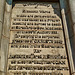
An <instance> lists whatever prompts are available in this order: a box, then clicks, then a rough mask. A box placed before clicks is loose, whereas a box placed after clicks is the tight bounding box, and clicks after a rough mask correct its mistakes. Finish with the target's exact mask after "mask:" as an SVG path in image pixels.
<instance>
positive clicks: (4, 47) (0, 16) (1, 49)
mask: <svg viewBox="0 0 75 75" xmlns="http://www.w3.org/2000/svg"><path fill="white" fill-rule="evenodd" d="M44 1H48V0H44ZM49 1H58V0H49ZM73 1H74V0H73ZM59 2H60V8H61V15H62V21H63V24H64V35H65V42H66V48H67V53H68V58H69V65H70V69H71V75H75V69H74V68H75V67H74V66H75V61H74V60H75V58H74V56H75V55H74V49H75V48H74V38H75V37H74V29H73V21H72V19H71V18H72V17H71V13H70V8H69V2H68V0H59ZM12 3H13V0H6V1H5V0H0V61H1V62H0V75H6V67H7V55H8V50H9V49H8V48H9V39H10V38H9V36H10V33H9V31H10V22H11V10H12ZM72 16H73V15H72Z"/></svg>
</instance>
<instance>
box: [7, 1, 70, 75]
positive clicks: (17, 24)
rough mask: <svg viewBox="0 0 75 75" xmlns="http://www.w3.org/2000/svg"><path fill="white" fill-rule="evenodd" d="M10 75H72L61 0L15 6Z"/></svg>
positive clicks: (12, 24) (11, 27) (11, 28)
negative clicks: (61, 11) (59, 0)
mask: <svg viewBox="0 0 75 75" xmlns="http://www.w3.org/2000/svg"><path fill="white" fill-rule="evenodd" d="M7 75H70V68H69V62H68V55H67V49H66V44H65V36H64V29H63V24H62V18H61V14H60V5H59V3H58V2H56V3H55V2H53V3H52V2H18V3H15V4H14V5H13V8H12V15H11V26H10V42H9V50H8V63H7Z"/></svg>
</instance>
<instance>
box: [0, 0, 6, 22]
mask: <svg viewBox="0 0 75 75" xmlns="http://www.w3.org/2000/svg"><path fill="white" fill-rule="evenodd" d="M4 5H5V0H0V21H1V22H3V15H4Z"/></svg>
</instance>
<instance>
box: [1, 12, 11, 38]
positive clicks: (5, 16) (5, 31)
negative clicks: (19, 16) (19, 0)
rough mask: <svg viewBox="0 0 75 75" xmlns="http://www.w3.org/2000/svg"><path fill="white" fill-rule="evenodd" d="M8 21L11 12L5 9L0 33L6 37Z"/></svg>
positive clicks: (8, 26)
mask: <svg viewBox="0 0 75 75" xmlns="http://www.w3.org/2000/svg"><path fill="white" fill-rule="evenodd" d="M10 21H11V14H10V13H8V12H7V11H5V14H4V23H3V32H2V34H3V35H4V36H5V37H8V38H9V31H10V23H11V22H10Z"/></svg>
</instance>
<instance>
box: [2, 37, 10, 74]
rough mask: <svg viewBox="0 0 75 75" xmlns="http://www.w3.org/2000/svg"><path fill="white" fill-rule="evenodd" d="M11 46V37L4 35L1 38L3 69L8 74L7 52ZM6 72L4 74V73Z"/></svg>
mask: <svg viewBox="0 0 75 75" xmlns="http://www.w3.org/2000/svg"><path fill="white" fill-rule="evenodd" d="M8 48H9V39H8V38H6V37H5V36H2V40H1V71H2V72H4V73H5V74H6V66H7V65H6V64H7V63H6V62H7V52H8ZM4 73H3V74H2V75H4Z"/></svg>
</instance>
